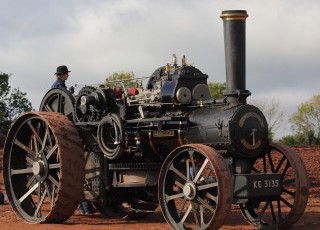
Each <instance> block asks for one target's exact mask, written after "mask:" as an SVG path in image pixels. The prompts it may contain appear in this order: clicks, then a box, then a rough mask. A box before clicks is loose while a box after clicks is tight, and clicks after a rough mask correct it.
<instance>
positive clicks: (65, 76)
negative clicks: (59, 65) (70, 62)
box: [59, 73, 69, 81]
mask: <svg viewBox="0 0 320 230" xmlns="http://www.w3.org/2000/svg"><path fill="white" fill-rule="evenodd" d="M59 77H60V79H61V80H63V81H65V80H67V79H68V77H69V73H62V74H60V76H59Z"/></svg>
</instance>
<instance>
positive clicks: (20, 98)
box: [0, 73, 32, 134]
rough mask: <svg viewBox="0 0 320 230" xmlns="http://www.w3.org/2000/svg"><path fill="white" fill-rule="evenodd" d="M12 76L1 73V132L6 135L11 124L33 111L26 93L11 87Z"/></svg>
mask: <svg viewBox="0 0 320 230" xmlns="http://www.w3.org/2000/svg"><path fill="white" fill-rule="evenodd" d="M9 77H10V75H8V74H6V73H0V132H1V133H3V134H6V133H7V131H8V129H9V127H10V125H11V123H12V122H13V120H14V119H16V118H17V117H18V116H19V115H20V114H21V113H23V112H27V111H30V110H31V109H32V106H31V103H30V102H29V100H28V99H27V98H26V95H27V94H26V93H24V92H21V91H20V89H13V90H11V87H10V85H9Z"/></svg>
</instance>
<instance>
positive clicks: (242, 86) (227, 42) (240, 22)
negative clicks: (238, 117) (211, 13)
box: [220, 10, 251, 103]
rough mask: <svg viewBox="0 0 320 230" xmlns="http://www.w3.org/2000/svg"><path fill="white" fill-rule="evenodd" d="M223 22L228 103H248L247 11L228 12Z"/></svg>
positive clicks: (223, 12) (222, 16)
mask: <svg viewBox="0 0 320 230" xmlns="http://www.w3.org/2000/svg"><path fill="white" fill-rule="evenodd" d="M220 17H221V18H222V20H223V29H224V46H225V59H226V77H227V91H226V92H225V93H224V95H225V96H227V102H230V103H246V98H247V97H248V96H250V95H251V93H250V91H248V90H246V18H247V17H248V14H247V11H245V10H226V11H222V14H221V16H220Z"/></svg>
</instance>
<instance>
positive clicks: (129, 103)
mask: <svg viewBox="0 0 320 230" xmlns="http://www.w3.org/2000/svg"><path fill="white" fill-rule="evenodd" d="M221 18H222V19H223V22H224V35H225V52H226V70H227V90H226V92H225V94H224V95H225V97H224V98H222V99H213V98H211V96H210V91H209V88H208V85H207V75H205V74H203V73H202V72H201V71H200V70H199V69H197V68H195V67H193V66H189V65H187V64H186V61H185V59H183V61H182V64H181V66H179V65H178V64H177V59H176V57H175V56H174V57H173V62H172V64H170V65H169V64H168V65H167V66H164V67H160V68H158V69H157V70H156V71H155V72H154V73H153V74H152V75H151V77H150V78H149V81H148V85H147V88H146V89H143V87H142V84H141V83H139V82H138V81H137V82H125V81H115V82H110V84H106V85H101V86H99V87H91V86H86V87H83V88H82V89H81V90H80V91H79V93H78V94H77V95H75V96H74V95H72V94H71V93H69V92H68V91H66V90H62V89H52V90H50V91H49V92H48V93H47V94H46V95H45V97H44V98H43V100H42V103H41V106H40V112H31V113H26V114H24V115H22V116H21V117H20V118H18V119H17V120H16V122H15V123H14V124H13V125H12V128H11V129H10V132H9V134H8V137H7V140H6V143H5V149H4V163H3V166H4V167H3V174H4V182H5V187H6V191H7V195H8V199H9V201H10V203H11V205H12V207H13V209H14V211H15V212H16V214H17V215H18V216H20V217H21V218H22V219H23V220H25V221H27V222H30V223H42V222H62V221H64V220H66V219H67V218H69V217H70V216H71V215H72V214H73V213H74V210H75V209H76V207H77V205H78V203H79V200H80V199H82V198H84V197H85V198H86V199H89V200H91V201H92V202H94V203H95V205H96V206H97V207H98V209H99V210H100V211H101V212H102V213H103V214H104V215H107V216H110V217H122V218H123V217H126V218H142V217H145V216H147V215H146V214H148V213H152V212H153V211H154V210H155V209H156V207H157V205H158V204H160V206H161V210H162V213H163V215H164V217H165V219H166V221H167V222H168V223H169V224H170V225H171V227H172V228H174V229H189V228H196V229H218V228H219V227H220V226H221V225H223V222H224V220H225V218H226V217H227V215H228V213H229V212H230V209H231V205H232V204H238V205H239V206H240V210H241V212H242V214H243V215H244V217H245V219H246V220H247V221H248V222H249V223H250V224H252V225H254V226H256V227H257V228H260V229H265V228H268V229H270V228H271V229H278V228H279V229H286V228H288V227H290V226H291V225H293V224H294V223H295V222H296V221H297V220H298V219H299V218H300V216H301V215H302V214H303V212H304V209H305V207H306V204H307V199H308V189H309V182H308V176H307V172H306V169H305V167H304V165H303V163H302V161H301V159H300V158H299V156H298V155H297V154H296V153H295V152H294V151H292V150H290V149H289V148H287V147H285V146H282V145H279V144H273V143H269V141H268V125H267V122H266V119H265V117H264V115H263V113H262V112H261V111H260V110H259V109H258V108H256V107H254V106H252V105H248V104H247V103H246V98H247V97H248V96H249V95H250V92H249V91H248V90H246V87H245V20H246V18H247V13H246V11H223V12H222V15H221Z"/></svg>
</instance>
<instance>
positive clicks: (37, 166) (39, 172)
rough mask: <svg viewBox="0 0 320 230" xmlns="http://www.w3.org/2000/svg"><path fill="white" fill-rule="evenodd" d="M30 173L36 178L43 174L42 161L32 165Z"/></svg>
mask: <svg viewBox="0 0 320 230" xmlns="http://www.w3.org/2000/svg"><path fill="white" fill-rule="evenodd" d="M32 172H33V174H34V175H36V176H41V175H42V174H43V173H44V163H43V162H42V161H36V162H34V163H33V165H32Z"/></svg>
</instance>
